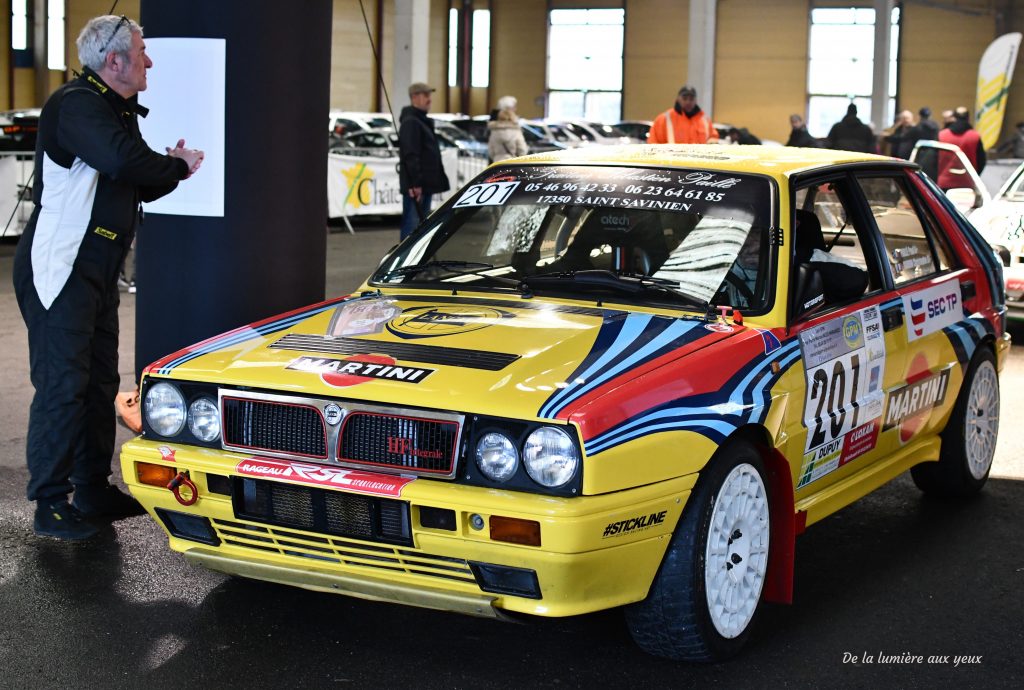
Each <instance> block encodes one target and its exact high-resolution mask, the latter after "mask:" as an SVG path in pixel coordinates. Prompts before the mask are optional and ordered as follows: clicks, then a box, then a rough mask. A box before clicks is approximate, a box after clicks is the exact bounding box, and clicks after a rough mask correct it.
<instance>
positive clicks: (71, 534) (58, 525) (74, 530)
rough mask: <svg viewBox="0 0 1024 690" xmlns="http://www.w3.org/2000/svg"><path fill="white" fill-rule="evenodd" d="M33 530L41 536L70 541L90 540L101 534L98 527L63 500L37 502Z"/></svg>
mask: <svg viewBox="0 0 1024 690" xmlns="http://www.w3.org/2000/svg"><path fill="white" fill-rule="evenodd" d="M32 529H33V530H35V533H36V534H38V535H40V536H43V537H56V538H57V539H66V540H68V541H80V540H82V539H88V538H89V537H91V536H93V535H94V534H96V533H97V532H99V528H98V527H96V526H95V525H90V524H89V523H88V522H86V521H85V520H84V519H83V518H82V514H81V513H79V512H78V511H77V510H75V508H74V507H73V506H71V505H69V504H68V502H67V500H66V499H63V498H60V499H57V500H53V499H50V500H47V501H37V502H36V518H35V520H34V521H33V523H32Z"/></svg>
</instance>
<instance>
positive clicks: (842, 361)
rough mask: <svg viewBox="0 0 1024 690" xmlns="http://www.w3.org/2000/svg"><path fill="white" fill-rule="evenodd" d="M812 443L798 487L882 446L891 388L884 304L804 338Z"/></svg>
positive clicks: (821, 327)
mask: <svg viewBox="0 0 1024 690" xmlns="http://www.w3.org/2000/svg"><path fill="white" fill-rule="evenodd" d="M800 348H801V350H802V352H803V360H804V371H805V374H806V384H807V389H806V391H807V394H806V398H805V399H804V416H803V420H804V426H806V427H807V441H806V443H805V445H804V457H803V464H802V466H801V470H800V479H799V480H798V482H797V487H796V488H798V489H799V488H801V487H803V486H806V485H807V484H810V483H811V482H813V481H815V480H817V479H820V478H821V477H824V476H825V475H827V474H829V473H831V472H834V471H835V470H837V469H839V468H840V467H842V466H843V465H845V464H847V463H849V462H852V461H853V460H856V459H857V458H858V457H860V456H861V455H864V454H865V453H867V452H869V451H871V450H872V449H873V448H874V447H875V444H876V443H877V442H878V433H879V430H880V427H881V424H880V421H881V417H882V408H883V402H884V399H885V390H884V388H883V382H884V380H885V333H884V331H883V329H882V319H881V310H880V308H879V306H878V305H875V306H871V307H867V308H865V309H861V310H859V311H855V312H851V313H848V314H846V315H844V316H840V317H838V318H835V319H831V320H829V321H826V322H825V323H823V324H820V325H818V326H815V327H814V328H809V329H807V330H806V331H804V332H803V333H801V334H800Z"/></svg>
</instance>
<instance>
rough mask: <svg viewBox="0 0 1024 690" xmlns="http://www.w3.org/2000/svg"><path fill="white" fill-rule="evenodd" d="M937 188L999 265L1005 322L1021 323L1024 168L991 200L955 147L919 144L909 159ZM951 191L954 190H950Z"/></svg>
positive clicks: (1023, 314)
mask: <svg viewBox="0 0 1024 690" xmlns="http://www.w3.org/2000/svg"><path fill="white" fill-rule="evenodd" d="M910 160H912V161H914V162H916V163H918V164H919V165H920V166H921V168H922V169H923V170H924V171H925V173H926V174H927V175H928V176H929V177H930V178H932V179H933V180H935V182H936V184H939V179H940V176H939V172H940V171H941V170H945V171H946V176H945V178H944V182H945V184H942V185H941V186H943V187H945V190H944V191H945V192H946V196H947V197H948V198H949V200H950V201H951V202H953V205H954V206H956V207H957V209H959V210H960V212H961V213H963V214H964V215H965V216H967V219H968V220H969V221H971V224H972V225H974V227H976V228H977V229H978V232H980V233H981V236H982V237H984V238H985V241H986V242H988V243H989V244H990V245H991V246H992V249H993V251H995V253H996V255H997V256H998V257H999V258H1000V260H1001V261H1002V264H1003V279H1004V282H1005V285H1006V307H1007V317H1008V318H1010V319H1016V320H1024V163H1022V164H1021V165H1020V166H1018V167H1017V169H1016V170H1015V171H1014V172H1013V173H1011V174H1010V176H1009V178H1007V180H1006V182H1005V183H1003V186H1002V187H1000V189H999V191H998V192H996V194H995V195H994V196H993V195H992V194H990V193H989V191H988V189H987V188H986V186H985V184H984V183H983V182H982V180H981V176H980V175H978V172H977V171H976V170H975V169H974V166H973V165H971V162H970V161H969V160H968V159H967V157H966V156H965V155H964V152H963V151H961V150H960V148H959V147H958V146H955V145H953V144H945V143H942V142H939V141H919V142H917V144H916V145H915V146H914V150H913V152H912V153H911V154H910ZM951 185H955V186H951Z"/></svg>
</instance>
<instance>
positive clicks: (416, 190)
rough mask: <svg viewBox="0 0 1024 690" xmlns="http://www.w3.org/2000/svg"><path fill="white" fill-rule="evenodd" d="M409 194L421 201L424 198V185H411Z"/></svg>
mask: <svg viewBox="0 0 1024 690" xmlns="http://www.w3.org/2000/svg"><path fill="white" fill-rule="evenodd" d="M409 196H410V197H411V198H413V199H415V200H416V201H419V200H420V199H422V198H423V187H409Z"/></svg>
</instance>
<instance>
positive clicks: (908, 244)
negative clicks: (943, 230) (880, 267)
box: [858, 177, 952, 285]
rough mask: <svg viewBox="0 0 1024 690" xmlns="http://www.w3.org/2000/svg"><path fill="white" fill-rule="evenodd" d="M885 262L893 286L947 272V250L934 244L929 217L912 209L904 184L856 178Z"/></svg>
mask: <svg viewBox="0 0 1024 690" xmlns="http://www.w3.org/2000/svg"><path fill="white" fill-rule="evenodd" d="M858 182H859V183H860V186H861V189H862V190H863V191H864V196H865V197H866V199H867V202H868V205H869V206H870V207H871V214H872V215H873V216H874V219H875V224H876V225H877V226H878V230H879V232H881V235H882V242H883V244H884V245H885V251H886V254H887V255H888V259H889V267H890V269H891V270H892V277H893V282H894V283H895V284H896V285H900V284H902V283H907V282H910V281H913V280H917V279H918V278H923V277H926V276H930V275H932V274H934V273H938V272H939V271H943V270H945V269H947V268H949V267H950V266H951V265H952V263H951V261H950V256H951V255H950V252H949V250H948V249H947V248H946V247H945V246H944V245H943V244H941V243H940V242H938V241H937V240H936V238H937V237H938V233H936V232H935V227H934V224H933V221H932V220H931V218H930V216H928V215H927V214H926V213H921V212H920V211H919V209H918V208H917V207H915V205H914V203H913V201H912V200H911V196H910V194H909V193H908V191H907V188H906V182H905V181H904V180H901V179H899V178H897V177H859V178H858Z"/></svg>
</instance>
